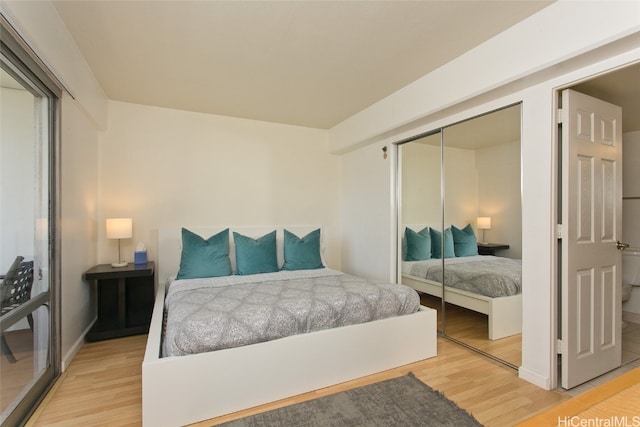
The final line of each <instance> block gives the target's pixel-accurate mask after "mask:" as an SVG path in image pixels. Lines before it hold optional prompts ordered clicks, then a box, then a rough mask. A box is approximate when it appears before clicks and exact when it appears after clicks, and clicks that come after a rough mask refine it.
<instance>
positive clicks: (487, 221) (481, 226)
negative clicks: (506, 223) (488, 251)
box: [476, 216, 491, 230]
mask: <svg viewBox="0 0 640 427" xmlns="http://www.w3.org/2000/svg"><path fill="white" fill-rule="evenodd" d="M476 221H477V224H478V230H490V229H491V217H489V216H479V217H478V219H477V220H476Z"/></svg>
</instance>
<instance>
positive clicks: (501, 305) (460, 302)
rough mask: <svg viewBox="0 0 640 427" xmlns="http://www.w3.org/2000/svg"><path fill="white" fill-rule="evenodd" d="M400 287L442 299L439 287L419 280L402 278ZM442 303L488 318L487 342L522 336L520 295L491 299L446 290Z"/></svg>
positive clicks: (436, 284)
mask: <svg viewBox="0 0 640 427" xmlns="http://www.w3.org/2000/svg"><path fill="white" fill-rule="evenodd" d="M402 283H403V284H405V285H407V286H410V287H412V288H413V289H415V290H416V291H418V292H424V293H425V294H429V295H433V296H436V297H439V298H442V284H441V283H439V282H435V281H432V280H428V279H423V278H421V277H416V276H411V275H406V274H403V275H402ZM445 301H446V302H448V303H451V304H454V305H457V306H459V307H464V308H467V309H469V310H473V311H476V312H478V313H483V314H486V315H487V316H488V317H489V339H490V340H497V339H500V338H505V337H508V336H511V335H516V334H519V333H522V294H517V295H511V296H507V297H498V298H492V297H487V296H484V295H479V294H474V293H472V292H467V291H463V290H461V289H456V288H451V287H447V288H446V296H445Z"/></svg>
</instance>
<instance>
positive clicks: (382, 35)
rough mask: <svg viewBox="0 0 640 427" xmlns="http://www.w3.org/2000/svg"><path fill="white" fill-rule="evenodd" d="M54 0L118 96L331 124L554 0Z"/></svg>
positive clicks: (91, 62) (271, 118)
mask: <svg viewBox="0 0 640 427" xmlns="http://www.w3.org/2000/svg"><path fill="white" fill-rule="evenodd" d="M53 3H54V5H55V7H56V9H57V11H58V12H59V14H60V16H61V17H62V19H63V21H64V23H65V24H66V26H67V27H68V29H69V31H70V33H71V35H72V36H73V38H74V39H75V41H76V43H77V45H78V46H79V48H80V50H81V52H82V54H83V55H84V57H85V58H86V60H87V62H88V64H89V66H90V67H91V69H92V70H93V73H94V74H95V76H96V78H97V80H98V82H99V83H100V85H101V86H102V88H103V89H104V91H105V93H106V95H107V97H108V98H109V99H112V100H117V101H124V102H131V103H138V104H144V105H154V106H161V107H168V108H174V109H180V110H186V111H197V112H203V113H211V114H220V115H226V116H234V117H241V118H247V119H255V120H264V121H269V122H276V123H286V124H292V125H299V126H308V127H314V128H321V129H328V128H331V127H333V126H334V125H336V124H338V123H340V122H341V121H343V120H345V119H346V118H348V117H350V116H352V115H353V114H355V113H357V112H358V111H361V110H363V109H364V108H366V107H368V106H370V105H371V104H373V103H375V102H376V101H378V100H380V99H382V98H384V97H386V96H388V95H390V94H392V93H393V92H395V91H397V90H398V89H400V88H402V87H404V86H406V85H407V84H409V83H411V82H413V81H415V80H417V79H418V78H420V77H422V76H423V75H426V74H428V73H429V72H430V71H432V70H434V69H436V68H438V67H440V66H441V65H443V64H445V63H447V62H449V61H451V60H452V59H454V58H455V57H457V56H459V55H461V54H463V53H464V52H466V51H468V50H470V49H472V48H473V47H475V46H477V45H479V44H481V43H482V42H484V41H486V40H488V39H489V38H491V37H493V36H494V35H496V34H498V33H500V32H502V31H504V30H506V29H507V28H509V27H511V26H513V25H515V24H517V23H518V22H519V21H521V20H523V19H525V18H527V17H528V16H530V15H532V14H534V13H536V12H537V11H539V10H540V9H542V8H544V7H546V6H547V5H549V4H550V3H552V1H541V0H533V1H521V0H510V1H509V0H503V1H103V0H97V1H96V0H92V1H86V0H81V1H80V0H54V1H53Z"/></svg>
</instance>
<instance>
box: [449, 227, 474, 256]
mask: <svg viewBox="0 0 640 427" xmlns="http://www.w3.org/2000/svg"><path fill="white" fill-rule="evenodd" d="M451 233H452V234H453V250H454V252H455V254H456V256H472V255H478V241H477V240H476V235H475V234H474V233H473V228H471V224H467V226H466V227H464V228H463V229H462V230H461V229H459V228H458V227H456V226H455V225H452V226H451Z"/></svg>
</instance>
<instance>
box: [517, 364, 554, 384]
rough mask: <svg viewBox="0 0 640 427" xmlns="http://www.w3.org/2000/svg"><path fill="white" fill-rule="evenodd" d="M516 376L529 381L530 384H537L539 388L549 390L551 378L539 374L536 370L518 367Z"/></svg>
mask: <svg viewBox="0 0 640 427" xmlns="http://www.w3.org/2000/svg"><path fill="white" fill-rule="evenodd" d="M518 376H519V377H520V378H522V379H523V380H525V381H528V382H530V383H531V384H534V385H537V386H538V387H540V388H543V389H545V390H551V378H549V377H545V376H543V375H540V374H538V373H537V372H533V371H532V370H530V369H527V368H524V367H522V366H521V367H520V368H518Z"/></svg>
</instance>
